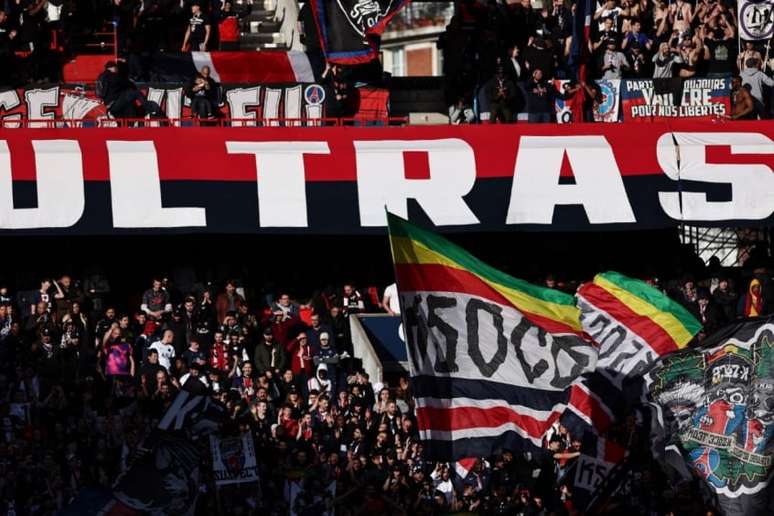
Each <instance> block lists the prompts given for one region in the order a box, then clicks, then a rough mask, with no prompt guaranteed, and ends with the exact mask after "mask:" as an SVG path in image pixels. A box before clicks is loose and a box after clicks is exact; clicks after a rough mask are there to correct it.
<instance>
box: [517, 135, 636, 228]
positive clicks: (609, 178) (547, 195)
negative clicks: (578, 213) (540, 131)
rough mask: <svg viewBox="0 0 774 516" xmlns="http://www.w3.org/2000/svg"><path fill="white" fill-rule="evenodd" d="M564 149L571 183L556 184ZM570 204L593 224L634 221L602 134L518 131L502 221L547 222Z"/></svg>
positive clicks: (622, 185)
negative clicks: (527, 133) (522, 133)
mask: <svg viewBox="0 0 774 516" xmlns="http://www.w3.org/2000/svg"><path fill="white" fill-rule="evenodd" d="M565 152H566V153H567V159H568V161H569V163H570V166H571V167H572V171H573V175H574V176H575V184H570V185H560V184H559V176H560V174H561V170H562V159H563V158H564V153H565ZM572 204H579V205H582V206H583V208H584V209H585V210H586V215H587V216H588V218H589V222H590V223H592V224H614V223H621V222H636V221H637V219H635V217H634V212H633V211H632V207H631V205H630V204H629V198H628V197H627V195H626V188H624V184H623V180H622V179H621V171H620V170H619V169H618V166H617V165H616V162H615V156H613V150H612V149H611V148H610V144H609V143H608V142H607V140H606V139H605V137H604V136H523V137H522V138H521V142H520V143H519V153H518V155H517V156H516V167H515V170H514V180H513V189H512V190H511V201H510V205H509V206H508V216H507V218H506V223H508V224H551V222H552V221H553V217H554V208H555V207H556V206H557V205H572Z"/></svg>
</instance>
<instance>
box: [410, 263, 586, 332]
mask: <svg viewBox="0 0 774 516" xmlns="http://www.w3.org/2000/svg"><path fill="white" fill-rule="evenodd" d="M395 272H396V275H397V279H398V284H399V285H400V288H401V290H402V291H418V292H434V291H435V292H455V293H459V294H468V295H471V296H477V297H482V298H484V299H488V300H490V301H493V302H495V303H497V304H500V305H505V306H513V303H511V302H510V301H509V300H508V299H506V298H505V297H504V296H503V295H502V294H500V293H499V292H498V291H497V290H495V289H494V288H492V287H491V286H489V285H488V284H487V283H486V282H484V281H482V280H481V279H480V278H479V277H478V276H476V275H475V274H473V273H472V272H470V271H466V270H463V269H456V268H454V267H446V266H443V265H436V264H396V265H395ZM514 308H516V309H517V310H519V312H521V313H522V314H524V316H525V317H526V318H527V319H529V320H530V321H531V322H532V323H534V324H536V325H538V326H540V327H541V328H543V329H544V330H546V331H547V332H549V333H577V332H576V331H575V330H574V329H573V328H571V327H569V326H567V325H566V324H563V323H561V322H557V321H555V320H553V319H549V318H547V317H543V316H541V315H536V314H533V313H529V312H526V311H524V310H523V309H521V308H519V307H514Z"/></svg>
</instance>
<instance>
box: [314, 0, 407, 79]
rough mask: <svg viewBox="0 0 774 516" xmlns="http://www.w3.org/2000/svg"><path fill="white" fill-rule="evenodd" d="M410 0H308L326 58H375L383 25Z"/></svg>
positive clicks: (341, 61)
mask: <svg viewBox="0 0 774 516" xmlns="http://www.w3.org/2000/svg"><path fill="white" fill-rule="evenodd" d="M409 1H410V0H311V2H312V4H311V5H312V12H313V15H314V19H315V22H316V23H317V29H318V32H319V34H320V45H321V46H322V50H323V53H324V54H325V58H326V60H327V61H328V62H330V63H337V64H359V63H367V62H369V61H372V60H373V59H375V58H376V56H377V53H378V51H379V37H380V36H381V34H382V32H384V28H385V27H386V26H387V23H389V21H390V20H391V19H392V17H393V16H395V15H396V14H398V12H399V11H400V10H401V9H402V8H403V7H404V6H405V5H407V4H408V3H409Z"/></svg>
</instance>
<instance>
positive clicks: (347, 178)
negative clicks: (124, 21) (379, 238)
mask: <svg viewBox="0 0 774 516" xmlns="http://www.w3.org/2000/svg"><path fill="white" fill-rule="evenodd" d="M151 123H153V122H148V124H151ZM772 137H774V127H772V125H771V124H769V123H767V122H735V123H720V124H718V123H699V122H684V121H676V122H673V123H670V124H666V123H653V124H626V123H624V124H594V125H591V124H569V125H556V124H553V125H549V124H546V125H543V124H531V125H530V124H518V125H486V126H469V127H458V126H421V127H420V126H417V127H380V128H365V127H361V128H358V127H276V128H275V127H261V128H255V127H241V128H239V127H230V128H217V127H181V128H178V127H158V128H152V127H145V128H82V129H9V130H3V131H1V132H0V233H35V234H116V233H118V234H127V233H167V232H188V233H196V232H208V233H241V234H258V233H295V234H364V233H370V234H378V233H383V232H384V231H385V230H386V218H385V209H384V208H385V206H386V207H387V208H388V209H389V210H390V211H391V212H394V213H396V214H399V215H400V216H402V217H406V218H408V219H409V220H411V221H414V222H416V223H418V224H421V225H423V226H425V227H430V228H435V229H436V230H438V231H447V232H448V231H506V230H539V231H547V230H548V231H578V230H581V231H583V230H611V229H614V230H631V229H644V228H663V227H673V226H676V225H678V224H680V223H690V224H693V225H709V226H722V227H726V226H756V225H758V226H760V225H769V226H770V225H772V224H774V216H773V212H774V202H772V199H774V173H772V169H771V166H772V165H774V141H772Z"/></svg>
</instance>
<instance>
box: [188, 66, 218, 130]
mask: <svg viewBox="0 0 774 516" xmlns="http://www.w3.org/2000/svg"><path fill="white" fill-rule="evenodd" d="M185 94H186V96H187V97H188V98H189V99H191V112H192V113H193V114H194V115H195V116H197V117H199V118H212V117H213V115H214V114H215V110H216V107H217V105H218V83H217V82H215V80H214V79H213V78H212V77H211V76H210V67H209V66H203V67H202V69H201V71H200V72H199V73H197V74H196V77H194V80H193V81H192V82H191V84H189V85H188V87H187V88H186V92H185Z"/></svg>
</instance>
